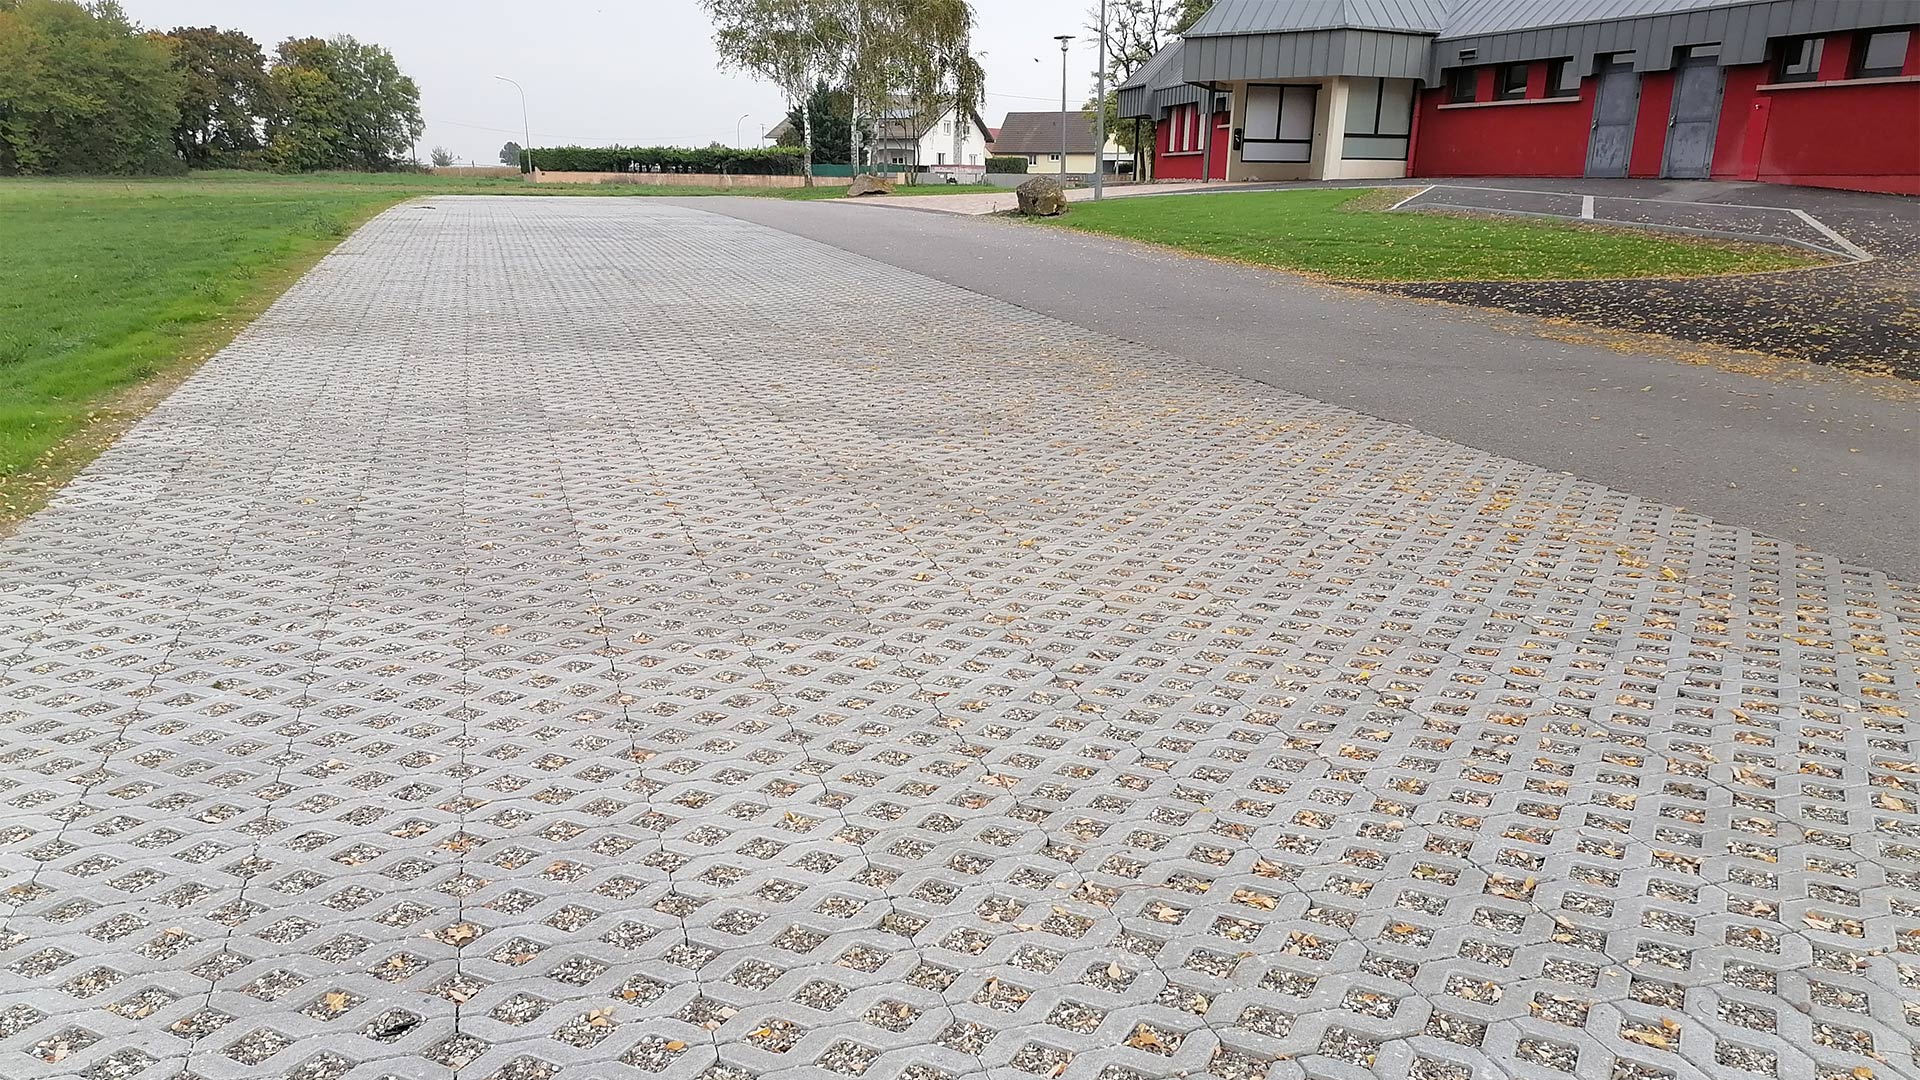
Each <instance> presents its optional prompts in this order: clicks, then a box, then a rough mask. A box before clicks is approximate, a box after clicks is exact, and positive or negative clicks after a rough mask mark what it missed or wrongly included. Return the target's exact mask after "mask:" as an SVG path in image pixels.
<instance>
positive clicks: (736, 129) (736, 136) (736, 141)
mask: <svg viewBox="0 0 1920 1080" xmlns="http://www.w3.org/2000/svg"><path fill="white" fill-rule="evenodd" d="M752 115H753V114H752V113H741V114H740V119H738V120H735V121H734V122H733V145H734V148H735V149H737V150H745V149H746V147H744V146H741V145H740V125H741V124H742V123H744V122H745V121H746V119H747V117H749V116H752Z"/></svg>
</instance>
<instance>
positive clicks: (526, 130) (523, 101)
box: [494, 75, 536, 180]
mask: <svg viewBox="0 0 1920 1080" xmlns="http://www.w3.org/2000/svg"><path fill="white" fill-rule="evenodd" d="M494 78H496V79H499V80H500V81H501V82H503V83H512V85H513V88H514V89H515V90H518V91H520V135H521V137H522V138H524V139H526V140H527V145H526V146H525V147H524V148H523V150H524V152H525V154H526V155H527V179H528V180H533V179H536V178H535V176H534V175H533V128H532V127H531V126H529V125H528V123H527V88H526V87H524V86H521V85H520V84H519V83H517V82H514V81H513V80H512V79H509V78H507V77H506V76H505V75H495V76H494Z"/></svg>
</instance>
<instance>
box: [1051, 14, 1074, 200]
mask: <svg viewBox="0 0 1920 1080" xmlns="http://www.w3.org/2000/svg"><path fill="white" fill-rule="evenodd" d="M1053 40H1055V41H1057V42H1059V43H1060V185H1061V186H1062V187H1065V186H1066V183H1067V42H1069V41H1072V40H1073V35H1072V34H1055V35H1053Z"/></svg>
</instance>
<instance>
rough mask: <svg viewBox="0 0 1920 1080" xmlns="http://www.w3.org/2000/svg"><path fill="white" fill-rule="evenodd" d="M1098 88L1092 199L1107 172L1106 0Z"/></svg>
mask: <svg viewBox="0 0 1920 1080" xmlns="http://www.w3.org/2000/svg"><path fill="white" fill-rule="evenodd" d="M1099 80H1100V90H1099V93H1098V96H1096V97H1095V98H1094V110H1095V111H1094V114H1093V115H1094V121H1093V123H1094V133H1093V199H1094V201H1095V202H1099V201H1100V195H1101V189H1102V186H1103V182H1104V178H1105V176H1106V174H1107V0H1100V74H1099Z"/></svg>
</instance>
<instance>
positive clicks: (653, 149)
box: [521, 146, 801, 176]
mask: <svg viewBox="0 0 1920 1080" xmlns="http://www.w3.org/2000/svg"><path fill="white" fill-rule="evenodd" d="M533 163H534V164H535V165H538V166H539V167H540V168H541V169H542V170H543V171H550V172H655V173H726V174H728V175H734V176H742V175H752V176H798V175H799V174H800V163H801V150H800V148H799V147H793V146H772V147H764V148H762V147H756V148H754V149H751V150H734V149H731V148H727V147H700V148H687V147H679V146H549V147H534V150H533ZM521 167H522V169H523V170H524V168H525V165H524V163H523V164H522V166H521Z"/></svg>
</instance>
